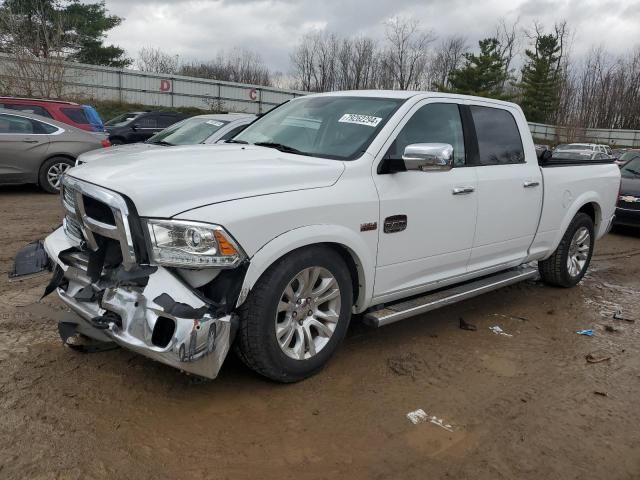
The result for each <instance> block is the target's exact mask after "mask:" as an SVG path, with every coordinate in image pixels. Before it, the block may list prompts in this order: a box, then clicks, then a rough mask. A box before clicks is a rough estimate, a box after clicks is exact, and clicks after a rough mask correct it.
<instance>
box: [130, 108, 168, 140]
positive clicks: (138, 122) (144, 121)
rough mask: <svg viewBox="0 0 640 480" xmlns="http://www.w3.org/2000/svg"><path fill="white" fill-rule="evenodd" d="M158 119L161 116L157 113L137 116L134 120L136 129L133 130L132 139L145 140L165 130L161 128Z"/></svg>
mask: <svg viewBox="0 0 640 480" xmlns="http://www.w3.org/2000/svg"><path fill="white" fill-rule="evenodd" d="M158 120H159V117H158V114H156V113H145V114H143V115H140V116H139V117H138V118H136V119H135V120H134V121H133V125H134V126H135V130H133V131H132V132H131V139H132V141H133V142H143V141H145V140H147V139H148V138H151V137H152V136H153V135H155V134H156V133H158V132H160V131H161V130H163V129H162V128H160V124H159V122H158Z"/></svg>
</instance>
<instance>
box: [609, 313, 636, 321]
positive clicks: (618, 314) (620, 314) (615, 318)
mask: <svg viewBox="0 0 640 480" xmlns="http://www.w3.org/2000/svg"><path fill="white" fill-rule="evenodd" d="M613 319H614V320H621V321H623V322H629V323H633V322H635V320H634V319H633V318H627V317H625V316H623V315H622V310H616V312H615V313H614V314H613Z"/></svg>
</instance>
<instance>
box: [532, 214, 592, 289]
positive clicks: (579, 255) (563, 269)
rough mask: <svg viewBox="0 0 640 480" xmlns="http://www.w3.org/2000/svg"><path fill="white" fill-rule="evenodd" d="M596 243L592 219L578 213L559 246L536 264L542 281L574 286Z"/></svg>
mask: <svg viewBox="0 0 640 480" xmlns="http://www.w3.org/2000/svg"><path fill="white" fill-rule="evenodd" d="M594 244H595V235H594V226H593V220H592V219H591V217H590V216H589V215H587V214H586V213H578V214H577V215H576V216H575V217H573V220H572V221H571V223H570V224H569V228H567V231H566V232H565V234H564V236H563V237H562V240H561V242H560V245H558V248H557V249H556V251H555V252H553V254H552V255H551V256H550V257H549V258H548V259H546V260H543V261H541V262H539V263H538V270H539V271H540V276H541V277H542V280H543V281H544V282H545V283H547V284H549V285H553V286H555V287H565V288H568V287H573V286H574V285H576V284H577V283H578V282H580V280H582V277H584V275H585V273H587V269H588V268H589V263H590V262H591V256H592V255H593V248H594Z"/></svg>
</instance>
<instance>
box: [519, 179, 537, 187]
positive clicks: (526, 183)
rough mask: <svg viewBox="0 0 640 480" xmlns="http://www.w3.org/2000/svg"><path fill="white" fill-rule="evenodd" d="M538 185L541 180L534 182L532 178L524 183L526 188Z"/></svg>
mask: <svg viewBox="0 0 640 480" xmlns="http://www.w3.org/2000/svg"><path fill="white" fill-rule="evenodd" d="M538 185H540V182H532V181H530V180H526V181H525V182H524V183H523V187H524V188H533V187H537V186H538Z"/></svg>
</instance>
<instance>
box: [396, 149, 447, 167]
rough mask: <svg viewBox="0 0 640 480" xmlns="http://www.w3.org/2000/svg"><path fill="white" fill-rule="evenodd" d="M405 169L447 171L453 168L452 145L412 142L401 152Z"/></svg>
mask: <svg viewBox="0 0 640 480" xmlns="http://www.w3.org/2000/svg"><path fill="white" fill-rule="evenodd" d="M402 160H404V165H405V167H406V169H407V170H418V171H421V172H433V171H447V170H451V169H452V168H453V147H452V146H451V145H449V144H448V143H414V144H412V145H407V146H406V147H405V149H404V153H403V154H402Z"/></svg>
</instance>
